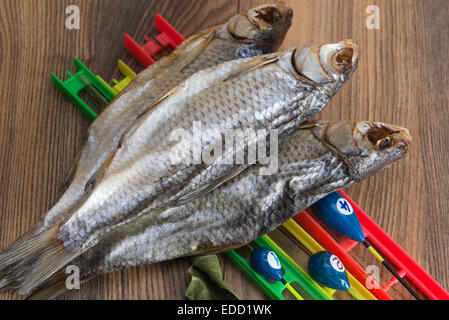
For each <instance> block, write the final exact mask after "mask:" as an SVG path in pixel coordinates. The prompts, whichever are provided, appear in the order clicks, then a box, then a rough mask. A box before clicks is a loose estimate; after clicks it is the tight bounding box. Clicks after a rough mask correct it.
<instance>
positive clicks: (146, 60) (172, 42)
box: [123, 14, 184, 68]
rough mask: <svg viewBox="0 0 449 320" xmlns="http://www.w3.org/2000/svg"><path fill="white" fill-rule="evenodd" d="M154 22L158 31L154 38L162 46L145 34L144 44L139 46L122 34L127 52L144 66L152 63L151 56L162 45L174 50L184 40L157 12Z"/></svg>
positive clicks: (162, 47) (160, 48)
mask: <svg viewBox="0 0 449 320" xmlns="http://www.w3.org/2000/svg"><path fill="white" fill-rule="evenodd" d="M154 24H155V25H156V29H157V30H158V31H159V32H160V34H159V35H157V36H156V37H155V38H156V39H157V41H159V42H160V43H161V44H162V46H161V45H160V44H159V43H158V42H157V41H154V40H151V39H149V38H148V37H147V36H145V37H144V39H145V41H146V42H145V44H143V45H142V46H140V45H138V44H137V42H136V41H134V39H133V38H131V36H130V35H128V34H127V33H125V34H124V35H123V42H124V44H125V47H126V50H128V51H129V53H131V54H132V56H133V57H134V58H136V59H137V61H139V62H140V64H141V65H143V66H144V67H145V68H147V67H149V66H150V65H152V64H153V63H154V60H153V58H152V57H151V56H154V55H155V54H156V53H158V52H159V51H161V50H163V49H164V47H169V48H171V49H173V50H174V49H176V47H178V46H179V45H180V44H181V42H183V41H184V37H183V36H182V35H181V34H179V32H178V31H176V29H175V28H173V27H172V26H171V25H170V24H169V23H168V22H167V21H165V19H164V18H162V17H161V16H160V15H159V14H156V15H155V16H154Z"/></svg>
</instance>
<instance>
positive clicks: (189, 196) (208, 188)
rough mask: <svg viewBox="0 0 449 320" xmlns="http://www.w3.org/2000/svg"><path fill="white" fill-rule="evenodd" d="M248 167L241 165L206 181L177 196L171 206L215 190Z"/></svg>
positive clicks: (187, 201) (179, 204)
mask: <svg viewBox="0 0 449 320" xmlns="http://www.w3.org/2000/svg"><path fill="white" fill-rule="evenodd" d="M247 168H248V166H245V167H241V168H238V169H237V170H234V171H232V172H230V173H228V174H226V175H224V176H222V177H220V178H218V179H216V180H214V181H212V182H210V183H207V184H205V185H203V186H201V187H200V188H198V189H196V190H194V191H192V192H189V193H187V194H185V195H183V196H181V197H180V198H178V199H177V200H175V203H174V204H173V207H178V206H182V205H184V204H186V203H189V202H191V201H193V200H195V199H197V198H199V197H202V196H204V195H206V194H208V193H209V192H211V191H213V190H215V189H216V188H218V187H219V186H221V185H222V184H224V183H225V182H227V181H229V180H231V179H232V178H234V177H236V176H238V175H239V174H240V173H242V172H243V171H245V170H246V169H247Z"/></svg>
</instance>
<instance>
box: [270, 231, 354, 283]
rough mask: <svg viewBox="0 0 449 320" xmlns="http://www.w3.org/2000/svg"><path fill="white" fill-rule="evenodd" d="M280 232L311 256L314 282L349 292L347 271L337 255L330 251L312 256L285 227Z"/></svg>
mask: <svg viewBox="0 0 449 320" xmlns="http://www.w3.org/2000/svg"><path fill="white" fill-rule="evenodd" d="M279 230H280V231H281V232H282V233H283V234H284V235H285V236H286V237H287V238H288V239H290V240H291V241H292V242H293V243H294V244H295V245H296V246H297V247H298V248H300V249H301V250H302V251H304V253H306V254H307V255H308V256H309V261H308V263H307V269H308V271H309V275H310V276H311V277H312V279H313V280H315V281H316V282H318V283H320V284H322V285H323V286H325V287H328V288H331V289H335V290H341V291H348V290H349V289H350V288H351V285H350V283H349V279H348V275H347V273H346V269H345V267H344V265H343V263H342V262H341V261H340V259H339V258H338V257H337V256H336V255H334V254H333V253H331V252H329V251H319V252H317V253H315V254H312V253H311V252H310V251H309V250H307V249H306V248H305V247H304V246H303V245H302V244H301V243H300V242H299V241H298V240H296V239H295V238H294V237H292V236H291V235H290V233H289V232H288V231H287V230H286V229H285V228H284V227H283V226H281V227H279Z"/></svg>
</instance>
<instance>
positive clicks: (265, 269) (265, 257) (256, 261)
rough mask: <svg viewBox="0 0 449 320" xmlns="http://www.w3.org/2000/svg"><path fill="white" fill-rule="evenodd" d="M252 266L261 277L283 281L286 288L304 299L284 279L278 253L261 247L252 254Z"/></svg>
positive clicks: (296, 296) (299, 298) (297, 297)
mask: <svg viewBox="0 0 449 320" xmlns="http://www.w3.org/2000/svg"><path fill="white" fill-rule="evenodd" d="M250 266H251V268H253V269H254V271H256V272H257V273H258V274H260V275H261V276H263V277H265V278H267V279H269V280H272V281H281V282H282V283H283V284H284V286H285V287H286V288H287V290H288V291H290V293H291V294H293V296H294V297H295V298H296V299H298V300H304V298H303V297H302V296H301V295H300V294H299V293H298V292H297V291H296V290H295V289H294V288H293V287H292V286H291V285H290V283H288V282H287V281H286V280H285V279H284V273H283V272H282V266H281V263H280V261H279V258H278V257H277V255H276V253H274V252H273V251H271V250H270V249H268V248H264V247H259V248H256V249H254V250H252V252H251V256H250Z"/></svg>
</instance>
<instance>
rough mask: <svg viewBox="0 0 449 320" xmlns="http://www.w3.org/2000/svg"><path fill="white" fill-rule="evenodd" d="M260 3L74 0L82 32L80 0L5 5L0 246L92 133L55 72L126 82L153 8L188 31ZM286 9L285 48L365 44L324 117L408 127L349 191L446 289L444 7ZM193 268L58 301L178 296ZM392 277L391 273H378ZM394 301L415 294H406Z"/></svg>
mask: <svg viewBox="0 0 449 320" xmlns="http://www.w3.org/2000/svg"><path fill="white" fill-rule="evenodd" d="M265 2H266V1H263V0H262V1H259V0H257V1H256V0H240V1H237V0H221V1H213V2H212V1H207V0H201V1H195V2H187V1H182V0H170V1H150V0H149V1H137V0H133V1H118V0H96V1H88V0H82V1H77V4H78V5H79V7H80V10H81V11H80V12H81V29H80V30H67V29H66V28H65V26H64V25H65V19H66V17H67V15H66V14H65V8H66V7H67V6H68V5H70V4H72V1H69V0H63V1H59V0H58V1H57V0H37V1H27V0H3V1H1V2H0V61H2V64H1V65H0V83H2V86H0V110H1V112H0V179H1V183H0V203H1V206H2V211H1V213H0V248H1V249H3V248H5V247H6V245H8V244H9V243H11V242H12V241H13V240H15V239H16V238H17V237H18V236H20V235H21V234H22V233H23V232H25V231H26V230H27V229H28V228H29V227H30V226H32V225H33V224H34V223H35V222H36V221H37V220H38V219H39V217H40V216H41V215H42V214H43V213H44V212H45V211H46V210H48V209H49V208H50V207H51V206H52V205H53V204H54V203H55V202H56V201H57V199H58V198H59V197H60V196H61V194H62V191H61V190H60V188H59V186H60V184H61V181H62V179H63V176H64V172H65V170H66V169H67V167H68V166H69V165H70V163H71V161H72V159H73V158H74V157H75V154H76V152H77V151H78V150H80V148H81V146H82V144H83V141H84V134H85V132H86V129H87V127H88V122H87V121H86V120H84V119H83V118H82V116H81V115H80V114H79V113H78V112H77V111H76V110H75V109H74V108H73V107H72V106H71V105H70V103H69V102H68V101H67V100H66V99H65V98H64V97H63V96H62V95H61V94H60V93H59V92H57V91H56V90H55V89H54V88H53V85H52V84H51V82H50V81H49V78H48V75H49V73H50V72H55V73H56V74H57V75H59V76H61V77H62V76H63V75H64V73H65V70H68V69H72V68H73V67H72V58H73V56H74V55H75V56H77V57H78V58H80V59H81V60H82V61H83V62H85V63H86V64H87V65H88V66H89V68H91V70H93V71H94V72H96V73H99V74H101V75H102V76H103V78H104V79H107V80H108V79H111V78H112V77H113V76H117V74H118V72H117V70H116V69H117V66H116V60H117V59H119V58H122V59H124V60H125V61H126V62H129V61H132V63H130V65H131V66H132V67H133V68H135V70H136V71H140V70H141V68H139V66H138V64H137V62H135V61H133V59H132V58H131V57H130V55H129V54H127V53H126V51H125V49H124V47H123V45H122V35H123V33H125V32H127V33H129V34H130V35H131V36H133V37H135V38H136V39H137V40H139V39H142V38H143V35H145V34H147V33H148V31H154V29H153V28H154V27H153V22H152V19H153V15H154V14H155V13H161V14H162V15H163V16H164V17H165V18H166V19H167V20H168V21H169V22H170V23H172V24H173V25H174V26H175V27H176V28H177V29H178V30H180V31H181V33H182V34H183V35H184V36H189V35H191V34H193V33H196V32H197V31H199V30H201V29H204V28H206V27H209V26H212V25H216V24H219V23H222V22H224V21H226V19H227V18H229V17H230V16H231V15H233V14H235V13H236V12H237V11H238V10H239V9H242V10H243V9H247V8H249V7H252V6H254V5H256V4H262V3H265ZM286 2H287V3H289V4H290V5H291V6H292V7H293V8H294V10H295V17H294V20H293V26H292V28H291V30H290V32H289V33H288V35H287V38H286V41H285V42H284V45H283V47H284V48H287V47H291V46H295V45H298V44H301V43H308V42H312V41H313V42H327V41H338V40H341V39H344V38H352V39H354V40H355V41H356V42H357V43H358V44H359V46H360V47H361V61H360V65H359V70H358V72H357V73H356V74H355V75H354V77H353V79H352V80H351V81H350V82H349V83H348V84H347V85H346V86H345V87H344V88H343V89H342V91H341V92H340V93H339V94H338V95H337V96H336V97H335V98H334V100H333V101H332V103H331V104H330V106H329V107H328V108H327V109H326V110H325V111H323V112H322V113H321V114H320V115H319V118H321V119H354V120H376V121H385V122H390V123H394V124H398V125H403V126H406V127H408V128H409V129H410V132H411V134H412V136H413V138H414V145H413V148H412V149H411V151H410V153H409V154H408V155H407V157H406V159H404V160H402V161H401V162H400V163H398V164H395V165H394V166H392V168H391V169H389V170H386V171H385V172H384V173H381V174H378V175H376V176H374V177H372V178H370V179H369V180H368V181H365V182H363V183H361V184H359V185H357V186H354V187H352V188H350V189H348V194H350V195H351V196H352V197H353V198H354V200H356V201H357V202H358V203H359V204H360V205H361V206H362V207H363V208H364V209H365V210H366V211H367V212H369V213H370V214H371V216H372V217H373V218H374V219H375V220H376V221H377V222H378V223H379V224H380V225H381V226H382V227H383V228H384V229H385V230H386V231H387V232H388V233H389V234H390V235H391V236H392V237H393V238H394V239H395V240H397V242H398V243H399V244H400V245H401V246H403V247H404V249H406V250H407V251H408V252H409V253H410V254H411V255H412V257H414V258H415V259H416V260H417V261H418V263H420V264H421V265H422V266H423V267H424V268H425V269H427V270H428V271H429V272H430V273H431V275H432V276H434V277H435V278H436V280H437V281H439V282H440V283H441V284H442V285H443V287H445V288H446V289H448V288H449V274H448V270H449V265H448V262H447V260H446V256H448V254H449V249H448V247H447V244H448V243H449V233H448V230H449V212H448V211H449V210H448V207H449V200H448V197H447V196H446V195H447V193H448V191H449V185H448V182H447V181H448V178H449V177H448V172H449V170H448V169H449V164H448V162H447V161H446V159H447V158H448V156H449V142H448V140H447V139H446V137H445V129H446V128H447V127H448V125H449V123H448V119H449V117H448V108H447V105H448V98H449V97H448V95H449V93H448V91H447V87H448V78H449V76H448V75H449V70H448V64H447V61H446V60H447V52H448V49H449V48H448V46H449V39H448V35H449V32H448V31H449V25H448V20H447V14H448V12H449V10H448V9H449V8H448V7H449V3H448V2H447V1H445V0H429V1H425V2H424V1H419V0H396V1H388V0H357V1H349V0H346V1H343V0H289V1H286ZM368 5H377V6H378V7H379V8H380V16H381V20H380V29H379V30H368V29H367V28H366V26H365V20H366V18H367V14H366V13H365V10H366V7H367V6H368ZM286 243H288V242H286ZM290 249H291V248H290ZM291 250H292V249H291ZM354 253H355V254H356V255H357V257H358V260H359V261H360V262H361V263H362V264H365V265H366V264H374V261H373V260H372V258H371V257H370V256H369V255H368V254H367V253H366V250H364V249H363V248H358V249H357V250H355V251H354ZM295 254H296V253H295ZM299 258H300V257H299V254H298V259H299ZM302 259H303V258H302ZM221 261H222V263H223V265H224V270H223V271H224V275H225V279H226V280H227V281H228V282H229V283H230V284H231V285H232V287H233V288H234V289H235V291H236V292H237V294H238V295H239V296H240V297H241V298H246V299H256V298H262V295H261V294H260V292H259V291H258V290H257V289H256V288H255V287H254V286H253V285H252V284H251V283H250V282H249V281H248V280H247V279H246V278H244V276H243V275H242V274H241V273H240V271H239V270H238V269H237V268H235V267H234V266H233V265H231V264H230V263H229V261H226V260H223V259H221ZM304 261H305V260H304V259H303V262H304ZM304 263H305V262H304ZM188 266H189V263H188V260H187V259H179V260H175V261H171V262H167V263H160V264H155V265H153V266H147V267H139V268H132V269H129V270H125V271H122V272H116V273H113V274H110V275H106V276H104V277H99V278H97V279H94V280H91V281H90V282H88V283H87V284H85V285H83V286H82V289H81V290H79V291H73V292H70V293H68V294H66V295H64V296H63V297H61V298H63V299H122V298H123V299H124V298H126V299H167V298H170V299H183V298H184V290H185V287H186V285H187V283H188V281H189V278H190V277H189V276H188V274H187V273H186V270H187V268H188ZM381 271H382V269H381ZM387 275H388V274H387V273H386V271H382V277H383V278H386V277H387ZM396 291H397V292H396ZM394 294H396V295H398V296H405V297H407V295H406V294H405V293H404V292H403V290H401V289H400V288H399V287H397V288H395V292H394ZM11 298H14V299H16V298H18V296H17V295H11V294H1V295H0V299H11Z"/></svg>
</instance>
